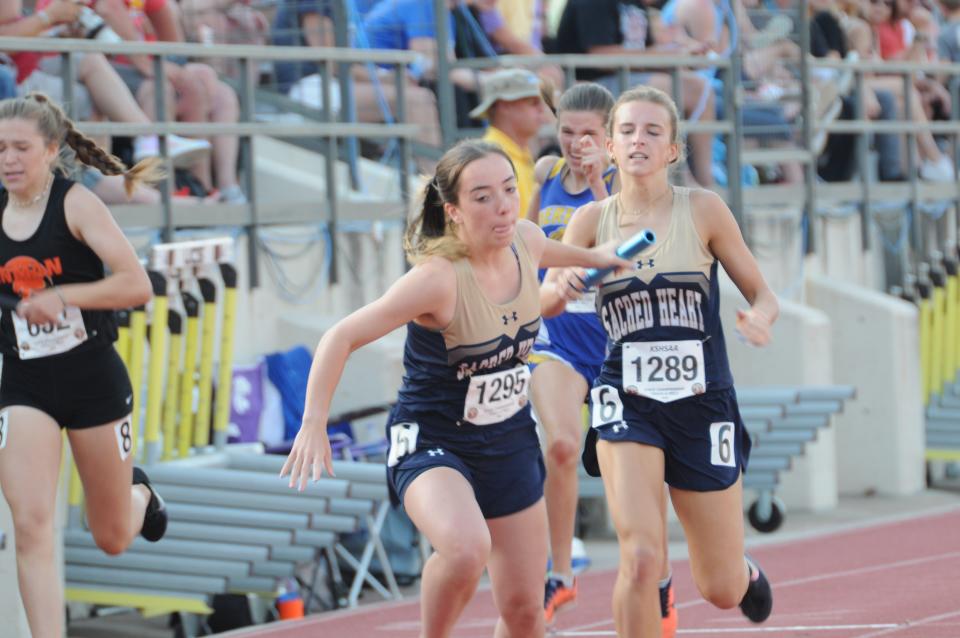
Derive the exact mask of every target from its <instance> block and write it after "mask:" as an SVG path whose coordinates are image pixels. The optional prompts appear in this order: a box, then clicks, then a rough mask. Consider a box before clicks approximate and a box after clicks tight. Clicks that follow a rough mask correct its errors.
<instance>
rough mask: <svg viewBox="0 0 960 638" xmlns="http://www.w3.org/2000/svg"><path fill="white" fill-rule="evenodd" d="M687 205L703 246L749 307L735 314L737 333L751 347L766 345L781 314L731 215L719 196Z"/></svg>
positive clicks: (696, 195)
mask: <svg viewBox="0 0 960 638" xmlns="http://www.w3.org/2000/svg"><path fill="white" fill-rule="evenodd" d="M690 205H691V208H692V209H693V219H694V224H695V225H696V228H697V233H698V234H699V235H700V238H701V240H702V241H703V243H704V245H705V246H706V247H707V249H708V250H709V251H710V252H711V253H713V255H714V256H716V258H717V259H719V260H720V263H721V264H722V265H723V269H724V270H726V271H727V274H728V275H730V279H732V280H733V283H734V284H736V286H737V288H739V289H740V292H741V293H743V296H744V298H745V299H746V300H747V302H748V303H749V304H750V309H749V310H745V311H744V310H739V311H738V312H737V330H739V331H740V333H741V334H742V335H743V336H744V338H746V339H747V341H748V342H750V343H751V344H752V345H756V346H763V345H766V344H767V343H769V341H770V327H771V326H772V325H773V322H774V321H776V320H777V316H778V315H779V314H780V304H779V303H778V302H777V297H776V295H775V294H773V291H772V290H770V286H768V285H767V282H766V280H765V279H764V278H763V274H762V273H761V272H760V267H759V266H758V265H757V260H756V259H754V257H753V254H751V252H750V249H749V248H747V244H746V242H745V241H744V240H743V235H742V234H741V232H740V227H739V226H738V225H737V221H736V219H734V217H733V213H732V212H730V209H729V208H728V207H727V205H726V204H725V203H724V201H723V200H722V199H720V196H719V195H717V194H716V193H713V192H711V191H706V190H697V191H694V192H693V193H691V195H690Z"/></svg>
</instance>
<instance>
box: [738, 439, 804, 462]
mask: <svg viewBox="0 0 960 638" xmlns="http://www.w3.org/2000/svg"><path fill="white" fill-rule="evenodd" d="M803 449H804V444H803V443H802V442H801V443H791V442H783V441H770V440H768V439H767V438H763V439H762V440H760V441H758V442H756V443H755V444H754V446H753V449H752V450H751V451H750V460H751V462H752V461H753V459H755V458H759V457H780V456H800V455H801V454H803Z"/></svg>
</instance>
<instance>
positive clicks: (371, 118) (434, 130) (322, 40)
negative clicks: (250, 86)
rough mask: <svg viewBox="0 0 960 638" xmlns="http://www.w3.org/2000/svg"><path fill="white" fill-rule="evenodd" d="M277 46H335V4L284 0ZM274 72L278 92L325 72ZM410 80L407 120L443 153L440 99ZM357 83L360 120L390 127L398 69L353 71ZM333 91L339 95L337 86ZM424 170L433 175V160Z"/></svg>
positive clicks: (294, 65) (296, 67)
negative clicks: (384, 106)
mask: <svg viewBox="0 0 960 638" xmlns="http://www.w3.org/2000/svg"><path fill="white" fill-rule="evenodd" d="M272 41H273V43H274V44H277V45H282V46H310V47H332V46H334V44H335V41H334V33H333V18H332V7H331V5H330V0H282V2H281V3H280V5H279V6H278V7H277V13H276V15H275V17H274V22H273V35H272ZM371 69H372V72H373V75H372V76H371ZM274 71H275V73H276V77H277V84H278V88H279V89H280V90H281V91H283V92H284V93H286V92H288V91H290V89H291V87H293V86H294V85H295V84H296V83H297V82H300V81H302V80H304V78H307V77H310V76H313V75H314V74H317V73H319V68H318V67H317V65H316V64H314V63H305V62H276V63H275V64H274ZM407 78H408V82H407V85H406V87H405V88H406V97H407V104H406V114H407V116H406V119H407V121H408V122H410V123H412V124H416V125H418V126H419V127H420V130H421V136H420V137H419V139H420V140H421V141H423V142H424V143H426V144H427V145H429V146H432V147H434V148H437V149H439V148H440V146H441V145H442V142H441V136H440V116H439V114H438V112H437V100H436V97H435V96H434V94H433V92H432V91H430V90H429V89H427V88H425V87H422V86H419V85H418V84H417V82H416V79H415V77H414V74H412V73H410V74H408V75H407ZM352 79H353V96H354V101H355V104H356V109H357V114H356V117H357V120H358V121H360V122H384V121H387V118H388V117H392V113H394V112H395V111H396V108H397V91H396V87H395V86H394V82H395V75H394V72H393V70H392V69H379V68H377V67H375V66H373V65H370V66H362V65H356V66H354V67H353V71H352ZM331 89H333V90H336V85H334V86H333V87H331ZM381 99H383V100H385V101H386V104H387V105H388V108H389V113H385V112H384V110H383V105H382V103H381ZM419 166H420V169H421V170H423V171H426V172H432V170H433V161H431V160H430V159H429V158H422V159H420V160H419Z"/></svg>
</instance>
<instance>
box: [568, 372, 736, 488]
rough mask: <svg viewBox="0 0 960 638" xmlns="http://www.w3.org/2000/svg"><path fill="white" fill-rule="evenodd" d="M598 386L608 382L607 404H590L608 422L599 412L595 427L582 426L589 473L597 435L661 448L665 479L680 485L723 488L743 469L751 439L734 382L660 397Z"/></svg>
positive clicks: (595, 471) (593, 469) (596, 471)
mask: <svg viewBox="0 0 960 638" xmlns="http://www.w3.org/2000/svg"><path fill="white" fill-rule="evenodd" d="M603 387H606V388H609V390H608V391H607V392H606V393H605V394H604V401H605V402H606V406H603V405H600V404H594V405H592V406H591V410H592V411H593V412H594V413H595V412H596V411H598V410H604V409H605V410H606V415H607V417H608V418H607V419H606V420H607V422H603V421H604V419H603V418H593V419H592V420H591V421H592V423H593V424H594V427H591V428H590V429H589V431H588V432H587V440H586V443H585V444H584V450H583V465H584V468H585V469H586V470H587V473H588V474H590V475H591V476H600V468H599V464H598V463H597V450H596V444H597V439H598V438H599V439H602V440H604V441H611V442H617V441H630V442H634V443H642V444H644V445H652V446H654V447H658V448H660V449H661V450H663V455H664V479H665V480H666V482H667V484H668V485H670V486H671V487H676V488H679V489H684V490H692V491H695V492H711V491H717V490H724V489H726V488H728V487H730V486H731V485H733V484H734V483H736V482H737V479H738V478H739V477H740V474H741V473H742V472H745V471H746V469H747V461H748V460H749V458H750V447H751V441H750V436H749V434H748V433H747V431H746V429H745V428H744V425H743V419H741V418H740V410H739V408H738V407H737V395H736V392H735V391H734V389H733V388H727V389H724V390H712V391H708V392H705V393H704V394H700V395H696V396H692V397H687V398H685V399H680V400H677V401H673V402H671V403H661V402H659V401H655V400H653V399H648V398H646V397H640V396H636V395H631V394H626V393H624V392H623V391H622V390H619V389H617V388H615V387H614V386H609V385H608V386H602V385H601V386H596V387H595V389H596V388H603ZM618 404H619V405H618ZM618 410H620V411H618ZM592 416H594V417H596V416H597V415H596V414H593V415H592Z"/></svg>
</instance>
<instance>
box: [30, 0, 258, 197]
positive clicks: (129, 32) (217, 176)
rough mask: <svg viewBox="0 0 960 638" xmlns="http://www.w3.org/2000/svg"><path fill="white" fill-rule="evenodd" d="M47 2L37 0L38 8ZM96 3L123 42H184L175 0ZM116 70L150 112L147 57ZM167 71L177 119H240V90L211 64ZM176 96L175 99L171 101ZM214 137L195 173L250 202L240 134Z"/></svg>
mask: <svg viewBox="0 0 960 638" xmlns="http://www.w3.org/2000/svg"><path fill="white" fill-rule="evenodd" d="M47 1H48V0H39V2H38V6H39V5H40V4H43V3H44V2H47ZM95 7H96V10H97V12H98V13H99V14H100V15H101V16H102V17H103V19H104V21H106V23H107V24H108V25H109V26H110V27H111V28H112V29H113V30H114V31H115V32H116V33H117V35H119V36H120V37H121V38H123V39H124V40H130V41H140V40H160V41H163V42H182V41H183V33H182V31H181V28H180V17H179V14H178V12H177V8H176V6H175V5H174V4H173V1H172V0H146V1H143V0H98V1H97V3H96V5H95ZM134 7H141V8H134ZM116 68H117V69H118V70H119V72H120V75H121V77H122V78H123V79H124V81H125V82H126V83H127V86H128V87H130V90H131V92H132V93H133V94H134V95H136V96H137V99H138V100H139V102H140V104H141V106H143V108H144V110H145V111H147V112H148V113H152V109H153V105H154V95H155V91H156V83H155V81H154V80H155V78H154V77H153V73H154V68H153V62H152V61H151V60H150V59H149V57H148V56H131V57H130V59H129V63H123V64H117V65H116ZM164 74H165V76H166V77H165V80H166V81H167V82H169V86H168V87H167V88H168V89H172V90H167V91H166V96H167V97H168V102H169V104H168V109H169V112H170V113H175V114H176V117H177V119H178V120H180V121H184V122H216V123H223V124H235V123H236V122H237V121H238V120H239V119H240V103H239V100H238V99H237V94H236V93H235V92H234V90H233V89H232V88H230V86H229V85H227V84H226V83H225V82H223V81H221V80H220V79H219V78H218V77H217V73H216V71H214V70H213V69H212V68H211V67H210V66H209V65H207V64H202V63H196V62H187V61H186V60H177V61H170V62H167V63H166V64H165V65H164ZM174 96H176V97H177V99H176V100H175V101H172V100H173V98H174ZM210 141H211V143H212V145H213V153H212V163H211V162H210V161H207V160H203V161H201V162H199V163H197V164H195V165H194V167H193V171H192V172H193V174H194V175H195V176H196V177H197V179H198V180H200V182H201V184H203V186H204V188H205V189H206V190H207V191H212V190H213V188H214V185H216V189H217V191H218V195H219V199H220V201H222V202H225V203H228V204H243V203H246V201H247V197H246V195H245V194H244V193H243V190H242V189H241V188H240V185H239V184H238V182H237V157H238V153H239V150H240V146H239V140H238V138H237V136H236V135H216V136H213V137H212V138H211V139H210Z"/></svg>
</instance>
